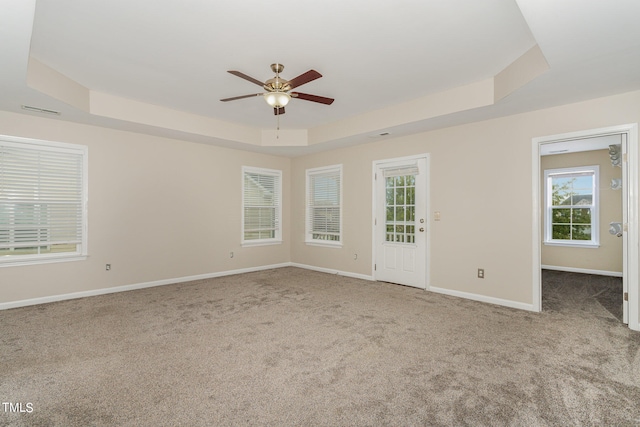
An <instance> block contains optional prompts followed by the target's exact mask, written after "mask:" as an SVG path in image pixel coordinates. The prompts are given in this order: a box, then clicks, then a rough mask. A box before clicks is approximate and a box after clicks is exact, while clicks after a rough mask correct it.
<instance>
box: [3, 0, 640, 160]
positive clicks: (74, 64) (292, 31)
mask: <svg viewBox="0 0 640 427" xmlns="http://www.w3.org/2000/svg"><path fill="white" fill-rule="evenodd" d="M0 2H2V6H3V9H4V11H5V13H3V14H2V16H1V17H0V26H1V29H0V36H1V37H2V39H0V41H1V42H2V45H3V49H2V53H0V65H1V66H2V69H3V72H2V73H1V75H0V90H1V91H2V95H3V96H2V97H0V109H3V110H7V111H15V112H20V113H24V114H37V113H29V112H25V111H24V110H21V109H20V107H21V105H32V106H37V107H42V108H47V109H52V110H56V111H60V112H61V114H60V115H59V116H47V117H52V118H57V119H60V120H70V121H76V122H83V123H91V124H97V125H100V126H106V127H113V128H118V129H125V130H133V131H137V132H144V133H149V134H154V135H161V136H168V137H174V138H179V139H184V140H190V141H196V142H203V143H212V144H217V145H222V146H229V147H235V148H241V149H249V150H253V151H262V152H271V153H274V154H280V155H291V156H295V155H300V154H304V153H309V152H314V151H319V150H323V149H329V148H335V147H338V146H344V145H349V144H358V143H363V142H369V141H371V139H370V136H371V135H372V134H378V133H381V131H389V132H391V137H393V136H397V135H403V134H407V133H412V132H419V131H423V130H428V129H433V128H437V127H442V126H449V125H455V124H460V123H465V122H469V121H473V120H481V119H486V118H491V117H497V116H500V115H506V114H513V113H518V112H524V111H530V110H534V109H539V108H544V107H548V106H552V105H560V104H564V103H569V102H574V101H579V100H583V99H589V98H594V97H599V96H605V95H611V94H615V93H620V92H625V91H631V90H637V89H640V25H637V17H638V16H640V2H639V1H637V0H608V1H605V0H594V1H584V0H563V1H554V0H483V1H477V0H447V1H446V2H445V1H441V0H394V1H390V0H389V1H377V2H371V1H370V0H325V1H322V2H317V1H308V0H305V1H303V0H280V1H278V2H266V1H264V0H235V1H228V2H222V1H210V0H209V1H205V0H192V1H188V2H177V1H175V0H154V1H151V0H110V1H98V0H37V1H36V0H0ZM7 12H8V13H7ZM536 45H538V46H539V48H540V50H541V51H542V54H543V55H544V58H545V59H546V61H547V63H548V65H549V69H548V70H547V71H546V72H544V73H542V74H541V75H540V76H538V77H537V78H535V79H534V80H533V81H531V82H529V83H527V84H525V85H524V86H522V87H520V88H519V89H517V90H515V91H514V92H512V93H511V94H509V95H508V96H507V97H506V98H504V99H501V100H497V101H496V102H495V103H491V104H488V105H485V106H480V107H478V108H466V109H460V110H459V111H455V112H453V113H450V114H441V115H435V116H434V115H428V114H425V115H424V117H417V118H413V119H411V121H410V122H404V123H403V122H402V121H400V122H393V123H392V122H390V123H389V126H384V127H383V129H381V128H380V126H382V125H384V123H383V124H382V125H381V124H379V123H375V122H371V121H369V122H368V124H365V125H359V126H358V127H357V128H358V131H357V132H355V131H354V132H351V133H349V134H346V133H345V134H337V136H336V137H331V136H329V137H324V138H317V139H318V140H319V141H320V142H321V143H317V144H303V145H302V146H299V147H295V146H275V147H273V146H272V147H266V146H260V144H259V143H258V144H257V145H252V144H246V143H243V142H241V141H240V142H239V141H238V140H234V138H229V137H226V136H225V135H228V133H225V132H222V131H220V132H218V133H217V132H216V131H215V130H214V131H211V132H192V131H185V130H184V129H179V128H177V127H172V126H169V125H167V126H163V125H162V124H160V125H158V124H150V123H148V122H147V123H142V122H140V121H138V120H135V119H134V118H131V119H130V120H129V119H127V118H124V117H118V118H114V117H113V116H111V118H109V117H105V116H101V115H99V114H94V113H93V112H92V111H85V110H83V109H82V108H77V106H75V107H74V106H72V105H68V103H65V102H62V101H61V100H60V99H57V97H56V96H51V93H49V95H45V94H44V93H41V92H39V91H37V90H34V89H32V88H30V87H29V86H27V83H26V76H27V69H28V60H29V57H31V58H33V59H36V60H38V61H39V62H41V63H42V64H44V65H46V66H47V67H50V68H51V69H52V70H55V71H57V72H59V73H61V74H62V75H64V76H66V77H67V78H69V79H71V80H72V81H73V82H75V83H76V84H78V85H80V86H81V87H84V88H87V89H88V90H89V91H95V92H100V93H104V94H109V95H113V96H115V97H117V98H118V99H124V100H131V101H137V102H139V103H141V104H139V105H150V106H160V107H165V108H167V109H169V110H166V111H173V112H176V113H179V112H184V113H190V114H193V115H195V116H201V117H203V118H205V119H215V120H216V122H215V123H216V126H213V127H214V128H216V129H218V128H220V129H221V128H223V127H225V126H227V124H229V126H231V125H233V126H237V127H239V128H241V129H245V130H247V131H248V132H253V131H255V132H256V134H257V133H258V132H260V131H261V130H269V129H275V127H276V118H275V116H274V115H273V111H272V109H271V108H270V107H269V106H268V105H267V104H266V103H265V102H264V101H263V100H262V99H261V98H248V99H242V100H237V101H233V102H228V103H223V102H220V101H219V99H221V98H226V97H232V96H237V95H245V94H251V93H257V92H260V88H259V87H258V86H256V85H254V84H251V83H250V82H248V81H246V80H243V79H240V78H238V77H236V76H233V75H231V74H228V73H227V70H238V71H241V72H243V73H245V74H248V75H250V76H252V77H254V78H256V79H258V80H260V81H263V80H266V79H268V78H271V77H272V76H273V73H272V72H271V70H270V68H269V65H270V64H271V63H273V62H279V63H282V64H284V65H285V70H284V72H283V73H282V76H283V77H284V78H287V79H291V78H293V77H295V76H297V75H299V74H301V73H303V72H305V71H307V70H309V69H315V70H317V71H319V72H320V73H321V74H323V77H322V78H321V79H318V80H316V81H313V82H311V83H308V84H306V85H304V86H301V87H299V88H298V89H296V90H298V91H300V92H305V93H311V94H317V95H321V96H327V97H332V98H335V99H336V101H335V102H334V103H333V105H331V106H326V105H321V104H316V103H312V102H308V101H303V100H297V99H294V100H292V101H291V103H290V104H289V106H287V108H286V110H287V111H286V114H285V115H284V116H282V117H281V118H280V128H281V129H282V130H283V131H286V130H307V131H308V132H310V133H314V132H315V133H317V134H319V133H322V134H327V135H329V134H331V131H330V130H331V129H334V128H339V127H345V126H347V125H349V124H354V123H359V122H358V121H359V120H360V121H363V122H367V121H366V120H362V118H363V117H367V114H371V113H372V112H375V111H376V110H384V109H387V110H385V111H393V110H394V108H395V107H397V108H398V111H401V110H402V108H407V106H408V105H411V102H413V101H415V100H420V99H427V98H428V97H430V96H433V95H435V94H438V93H440V92H443V91H447V90H451V89H454V88H457V87H461V86H464V85H468V84H473V83H476V82H480V81H483V80H485V79H489V78H492V77H494V76H496V75H497V74H498V73H500V72H501V71H502V70H504V69H505V68H506V67H508V66H509V65H510V64H512V63H513V62H514V61H515V60H516V59H518V58H519V57H521V56H522V55H523V54H525V53H526V52H528V51H529V50H530V49H531V48H532V47H534V46H536ZM137 105H138V104H137ZM132 117H133V116H132ZM190 117H191V116H190ZM212 123H213V122H212ZM394 123H395V124H394ZM391 124H394V125H393V126H391ZM234 129H235V128H234Z"/></svg>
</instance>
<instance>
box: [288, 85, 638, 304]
mask: <svg viewBox="0 0 640 427" xmlns="http://www.w3.org/2000/svg"><path fill="white" fill-rule="evenodd" d="M638 121H640V92H633V93H628V94H623V95H618V96H612V97H607V98H601V99H596V100H591V101H587V102H581V103H577V104H571V105H566V106H561V107H556V108H550V109H545V110H539V111H534V112H530V113H524V114H518V115H513V116H508V117H503V118H500V119H494V120H488V121H483V122H477V123H472V124H468V125H463V126H456V127H452V128H447V129H440V130H436V131H432V132H425V133H421V134H418V135H412V136H407V137H400V138H394V139H388V140H384V141H378V142H375V143H370V144H367V145H363V146H357V147H352V148H347V149H340V150H333V151H330V152H324V153H320V154H316V155H310V156H305V157H300V158H296V159H294V163H293V167H292V197H291V199H292V203H293V204H292V207H291V218H292V221H293V224H292V231H293V236H292V242H291V245H292V246H291V248H292V261H293V262H296V263H300V264H307V265H314V266H320V267H325V268H332V269H336V270H343V271H347V272H351V273H356V274H364V275H371V274H373V272H372V263H371V254H372V208H371V203H372V194H371V193H372V183H371V179H372V178H371V168H372V162H373V161H374V160H381V159H386V158H392V157H401V156H408V155H415V154H420V153H430V155H431V171H430V180H431V188H430V191H431V204H430V207H429V211H430V212H431V213H433V212H434V211H440V212H441V218H442V219H441V221H437V222H436V221H434V220H433V216H431V219H430V223H429V224H428V228H427V232H428V233H429V235H430V243H431V248H430V255H429V257H430V261H431V265H430V271H429V283H430V286H434V287H440V288H446V289H449V290H452V291H459V292H466V293H471V294H477V295H481V296H486V297H491V298H499V299H505V300H510V301H514V302H520V303H524V304H531V303H532V299H533V296H532V274H533V270H532V269H533V261H532V260H533V253H532V247H533V242H532V235H533V229H532V227H533V226H532V223H533V220H532V215H533V198H532V196H533V195H532V190H531V189H532V182H531V180H532V176H533V171H532V161H533V159H532V156H533V150H532V139H533V138H535V137H541V136H547V135H556V134H561V133H567V132H574V131H580V130H587V129H596V128H602V127H608V126H615V125H621V124H626V123H634V122H638ZM338 163H342V164H343V165H344V171H343V173H344V212H343V222H344V247H343V248H342V249H331V248H321V247H315V246H308V245H305V243H304V176H305V175H304V174H305V169H307V168H313V167H319V166H325V165H332V164H338ZM605 232H606V230H605ZM354 253H358V255H359V256H358V260H354V259H353V258H354V257H353V255H354ZM478 268H484V269H485V279H477V278H476V273H477V269H478Z"/></svg>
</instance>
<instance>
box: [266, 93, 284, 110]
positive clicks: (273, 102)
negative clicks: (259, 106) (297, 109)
mask: <svg viewBox="0 0 640 427" xmlns="http://www.w3.org/2000/svg"><path fill="white" fill-rule="evenodd" d="M264 99H265V101H267V104H269V105H270V106H272V107H274V108H281V107H284V106H286V105H287V104H288V103H289V101H290V100H291V95H289V94H288V93H286V92H269V93H265V94H264Z"/></svg>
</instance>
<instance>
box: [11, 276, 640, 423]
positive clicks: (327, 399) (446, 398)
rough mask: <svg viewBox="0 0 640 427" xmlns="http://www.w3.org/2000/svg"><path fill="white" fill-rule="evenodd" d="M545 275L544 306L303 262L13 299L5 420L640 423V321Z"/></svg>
mask: <svg viewBox="0 0 640 427" xmlns="http://www.w3.org/2000/svg"><path fill="white" fill-rule="evenodd" d="M544 276H545V280H546V283H545V285H544V286H543V294H544V298H545V299H544V302H543V308H544V311H543V312H542V313H540V314H537V313H530V312H525V311H519V310H515V309H509V308H505V307H499V306H494V305H490V304H483V303H478V302H474V301H468V300H463V299H459V298H454V297H448V296H444V295H438V294H434V293H430V292H425V291H421V290H418V289H414V288H407V287H403V286H397V285H391V284H386V283H376V282H367V281H362V280H358V279H351V278H345V277H339V276H335V275H328V274H324V273H318V272H312V271H306V270H301V269H296V268H282V269H278V270H268V271H263V272H257V273H249V274H244V275H238V276H229V277H223V278H218V279H211V280H203V281H198V282H191V283H184V284H179V285H171V286H163V287H158V288H151V289H144V290H139V291H131V292H125V293H119V294H111V295H104V296H99V297H92V298H86V299H80V300H72V301H64V302H58V303H52V304H46V305H40V306H33V307H24V308H19V309H13V310H6V311H3V312H0V331H1V335H0V356H1V360H2V366H1V367H0V399H2V402H9V403H13V404H14V405H17V404H18V403H22V404H23V405H26V404H27V403H29V404H31V406H30V407H31V408H32V411H30V412H25V413H15V412H11V411H6V410H4V412H3V408H2V407H0V425H2V426H69V427H73V426H177V425H183V426H231V425H233V426H238V425H260V426H262V425H267V426H290V425H291V426H294V425H295V426H316V425H317V426H347V425H348V426H352V425H358V426H378V425H394V426H401V425H402V426H404V425H417V426H437V425H447V426H450V425H455V426H465V425H467V426H488V425H491V426H538V425H539V426H555V425H603V426H604V425H606V426H609V425H616V426H637V425H639V424H640V404H639V402H640V333H638V332H634V331H631V330H629V329H628V328H627V327H626V325H623V324H622V323H621V322H620V321H619V320H618V319H616V317H615V315H613V314H612V313H611V312H609V311H608V310H607V309H606V308H604V306H603V305H602V303H601V302H599V301H598V299H597V298H595V297H593V295H594V294H595V293H597V292H590V295H591V297H589V296H585V297H584V298H583V297H579V296H576V295H577V294H573V295H574V296H573V297H571V298H563V297H562V295H563V294H568V293H570V292H568V290H569V288H570V286H565V285H562V283H566V281H565V282H563V281H561V280H556V279H557V277H555V276H554V277H552V276H553V274H552V275H549V274H547V272H545V274H544ZM552 279H553V280H552ZM578 282H580V281H576V283H578ZM559 283H560V286H558V284H559ZM554 284H555V288H554ZM561 288H565V290H567V292H562V289H561ZM586 294H589V292H587V293H585V295H586ZM4 407H5V408H6V405H4ZM23 408H28V407H27V406H23Z"/></svg>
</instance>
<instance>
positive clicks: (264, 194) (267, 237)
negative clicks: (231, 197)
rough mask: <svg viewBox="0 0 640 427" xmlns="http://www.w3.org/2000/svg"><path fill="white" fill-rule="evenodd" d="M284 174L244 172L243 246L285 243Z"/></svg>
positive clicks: (254, 169)
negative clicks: (283, 218) (282, 223)
mask: <svg viewBox="0 0 640 427" xmlns="http://www.w3.org/2000/svg"><path fill="white" fill-rule="evenodd" d="M281 195H282V171H276V170H270V169H258V168H250V167H246V166H245V167H243V168H242V244H243V245H262V244H273V243H281V242H282V229H281V218H282V196H281Z"/></svg>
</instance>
